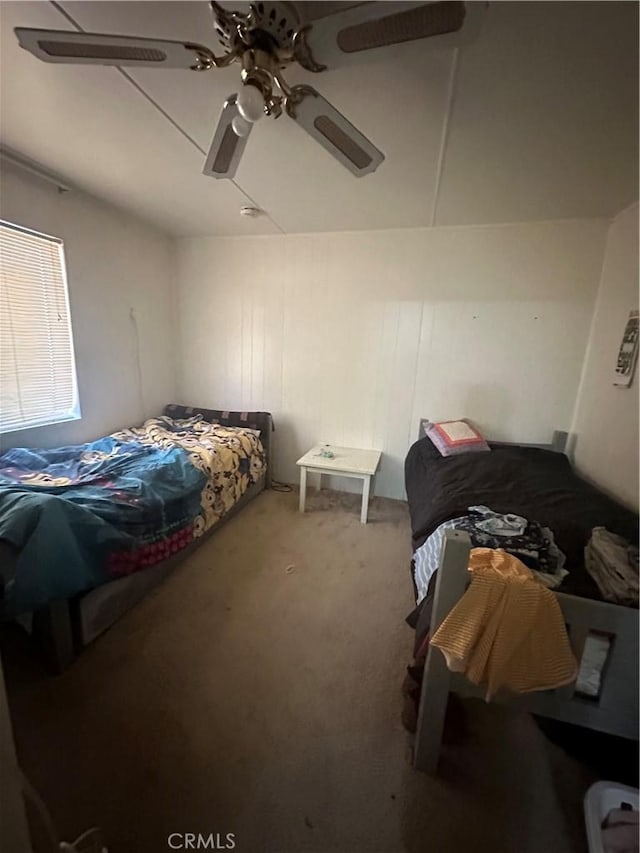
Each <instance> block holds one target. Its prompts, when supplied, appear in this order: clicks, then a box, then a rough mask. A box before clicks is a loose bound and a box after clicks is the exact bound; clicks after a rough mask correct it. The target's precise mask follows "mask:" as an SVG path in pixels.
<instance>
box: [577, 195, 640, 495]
mask: <svg viewBox="0 0 640 853" xmlns="http://www.w3.org/2000/svg"><path fill="white" fill-rule="evenodd" d="M634 308H635V309H637V308H638V205H637V204H635V205H634V206H633V207H631V208H629V209H627V210H625V211H624V212H623V213H621V214H620V215H619V216H618V217H617V218H616V219H615V221H614V222H613V224H612V225H611V228H610V230H609V234H608V238H607V246H606V253H605V259H604V267H603V270H602V279H601V282H600V289H599V291H598V299H597V302H596V309H595V313H594V317H593V325H592V328H591V335H590V338H589V349H588V352H587V358H586V360H585V366H584V375H583V379H582V384H581V387H580V394H579V397H578V403H577V406H576V414H575V420H574V424H573V433H574V435H573V441H574V443H575V447H574V460H575V464H576V466H577V468H578V469H579V470H580V471H581V472H582V473H583V474H584V475H585V476H587V477H588V478H589V479H591V480H593V481H594V482H596V483H597V484H598V485H599V486H602V487H603V488H605V489H606V490H607V491H609V492H611V493H612V494H613V495H615V496H616V497H618V498H619V499H620V500H623V501H624V502H625V503H627V504H629V505H630V506H633V507H636V508H637V507H638V382H639V381H640V380H639V379H638V376H636V377H635V379H634V380H633V385H632V386H631V388H629V389H623V388H616V387H615V386H614V385H613V378H614V368H615V364H616V358H617V355H618V349H619V346H620V340H621V338H622V332H623V330H624V327H625V324H626V321H627V317H628V316H629V311H631V310H632V309H634Z"/></svg>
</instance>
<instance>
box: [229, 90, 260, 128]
mask: <svg viewBox="0 0 640 853" xmlns="http://www.w3.org/2000/svg"><path fill="white" fill-rule="evenodd" d="M236 106H237V107H238V112H239V113H240V116H241V117H242V118H243V119H244V120H245V121H247V122H251V123H254V122H256V121H259V120H260V119H261V118H262V116H263V115H264V96H263V94H262V92H261V91H260V89H258V87H257V86H254V85H253V84H252V83H245V84H244V86H243V87H242V88H241V89H240V91H239V92H238V97H237V99H236ZM234 129H235V128H234ZM238 135H239V136H240V134H238Z"/></svg>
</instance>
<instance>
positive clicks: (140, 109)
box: [0, 0, 638, 235]
mask: <svg viewBox="0 0 640 853" xmlns="http://www.w3.org/2000/svg"><path fill="white" fill-rule="evenodd" d="M59 6H61V7H62V8H63V9H64V10H65V11H66V12H68V14H70V15H71V16H72V17H73V19H74V20H75V21H77V23H78V24H79V25H80V26H81V27H82V28H83V29H84V30H87V31H94V32H113V33H122V34H127V35H143V36H158V37H164V38H174V39H185V40H191V41H197V42H201V43H204V44H208V45H209V46H211V47H213V48H215V47H216V46H217V45H216V40H215V38H214V37H213V35H212V28H211V15H210V11H209V7H208V4H207V3H206V2H152V0H148V2H70V0H63V2H62V3H60V4H59ZM15 26H31V27H44V28H56V29H72V24H71V23H70V22H69V20H67V19H66V17H65V16H64V14H63V12H62V11H60V9H58V8H56V6H54V5H53V4H51V3H48V2H2V3H0V29H1V38H2V42H1V54H0V71H1V83H0V141H1V142H2V143H3V144H5V145H7V146H9V147H11V148H12V149H14V150H16V151H19V152H20V153H22V154H24V155H26V156H27V157H30V158H31V159H34V160H37V161H39V162H40V163H42V164H43V165H45V166H47V167H48V168H50V169H52V170H54V171H56V172H58V173H60V174H62V175H64V176H66V177H67V178H68V179H69V180H70V181H71V182H73V183H75V184H76V185H78V186H79V187H82V188H83V189H86V190H88V191H89V192H92V193H94V194H96V195H98V196H101V197H103V198H105V199H107V200H109V201H111V202H113V203H115V204H118V205H120V206H121V207H124V208H126V209H129V210H131V211H133V212H135V213H137V214H138V215H140V216H142V217H144V218H146V219H148V220H150V221H152V222H154V223H156V224H157V225H158V226H160V227H161V228H163V229H164V230H166V231H168V232H169V233H172V234H176V235H187V234H217V235H227V234H273V233H278V232H279V231H285V232H287V233H300V232H313V231H328V230H331V231H341V230H352V229H377V228H402V227H416V226H420V225H432V224H438V225H455V224H484V223H491V222H516V221H527V220H538V219H557V218H566V217H590V216H611V215H613V214H615V213H616V212H618V211H619V210H620V209H622V208H623V207H625V206H626V205H627V204H629V203H630V202H631V201H633V200H635V199H636V198H637V184H638V83H637V80H638V46H637V32H638V6H637V4H636V3H634V2H566V3H565V2H547V3H544V2H532V3H526V2H524V3H521V2H514V3H511V2H494V3H493V4H491V6H490V7H489V9H488V11H487V14H486V19H485V22H484V26H483V29H482V31H481V33H480V36H479V37H478V38H477V40H476V41H475V42H474V43H473V44H471V45H468V46H465V47H464V48H461V49H460V50H459V52H458V53H457V55H456V53H455V52H454V50H452V49H451V48H449V49H440V50H433V49H427V48H426V43H425V42H414V43H411V44H405V45H401V46H397V47H394V48H387V49H384V50H380V51H376V52H375V55H374V54H361V55H360V56H359V60H361V62H360V61H359V62H358V63H357V64H349V65H346V66H345V67H342V68H339V69H333V70H331V69H330V70H328V71H326V72H323V73H322V74H319V75H312V74H309V73H308V72H305V71H303V70H302V69H300V70H299V71H293V70H292V71H291V72H290V73H289V75H288V77H289V79H290V80H291V81H293V82H311V83H312V84H313V85H314V86H316V88H318V89H319V90H320V91H321V92H322V94H323V95H324V96H325V97H327V98H328V99H329V100H330V101H331V102H332V103H334V104H335V106H336V107H337V108H338V109H339V110H340V111H341V112H343V113H344V114H345V115H346V116H347V117H348V118H349V119H350V120H351V121H352V122H353V123H354V124H356V125H357V126H358V127H359V128H360V129H361V130H362V131H363V132H364V133H365V134H366V135H367V136H369V137H370V138H371V140H372V141H373V142H374V143H375V144H376V146H377V147H378V148H380V149H382V151H384V153H385V155H386V160H385V161H384V163H383V164H382V166H380V168H379V169H378V171H377V172H375V173H374V174H372V175H368V176H366V177H364V178H360V179H357V178H355V177H354V176H353V175H351V173H350V172H348V171H347V170H346V169H344V167H343V166H341V165H340V164H339V163H338V162H337V161H334V160H333V158H332V157H330V156H329V155H328V154H327V153H326V152H325V151H324V150H323V149H322V148H320V147H319V146H318V145H317V144H316V143H314V142H313V140H312V139H311V138H310V137H309V136H307V135H306V134H305V133H304V131H302V130H301V129H300V128H298V127H297V126H295V124H294V123H293V122H291V121H290V120H289V119H288V118H287V117H286V116H283V117H282V118H280V119H279V120H277V121H274V120H270V119H265V120H264V121H262V122H260V124H259V125H257V126H256V128H255V130H254V132H253V133H252V135H251V139H250V140H249V143H248V145H247V148H246V150H245V153H244V156H243V160H242V162H241V164H240V168H239V170H238V173H237V175H236V179H235V184H233V183H231V182H228V181H215V180H213V179H211V178H207V177H205V176H203V175H202V173H201V172H202V166H203V163H204V157H205V155H204V153H203V152H206V151H207V149H208V147H209V143H210V140H211V136H212V134H213V131H214V128H215V125H216V122H217V119H218V115H219V113H220V110H221V109H222V105H223V102H224V100H225V98H226V97H227V96H228V95H229V94H231V93H233V92H235V91H237V88H238V80H239V75H238V66H237V65H236V66H232V67H231V68H228V69H224V70H214V71H212V72H209V73H194V72H190V71H179V70H166V69H157V70H156V69H152V70H150V69H135V70H132V69H128V73H130V74H131V77H132V78H134V80H135V82H136V84H137V85H138V86H139V87H140V88H141V89H142V90H143V92H141V91H139V90H137V89H136V88H135V87H134V86H133V85H132V83H131V82H130V81H129V80H127V79H126V78H125V77H124V76H123V75H122V74H121V73H120V72H119V71H118V70H117V69H115V68H101V67H89V66H81V67H79V66H77V67H74V66H64V65H49V64H46V63H42V62H40V61H38V60H37V59H36V58H35V57H33V56H32V55H31V54H29V53H27V52H26V51H24V50H22V49H21V48H19V47H18V45H17V41H16V39H15V36H14V34H13V27H15ZM318 59H319V60H320V61H321V60H322V57H321V56H320V57H318ZM145 93H146V96H147V97H145ZM149 99H150V100H149ZM152 102H155V105H154V103H152ZM159 108H160V109H159ZM161 110H162V111H163V112H162V111H161ZM163 113H164V114H163ZM199 149H200V150H199ZM248 201H249V202H255V203H256V204H257V205H258V206H260V207H261V208H263V209H264V210H265V211H266V213H267V214H268V215H267V216H263V217H260V218H259V219H247V218H245V217H240V216H239V208H240V207H241V206H242V205H243V204H247V203H248Z"/></svg>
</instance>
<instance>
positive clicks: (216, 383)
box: [178, 220, 607, 497]
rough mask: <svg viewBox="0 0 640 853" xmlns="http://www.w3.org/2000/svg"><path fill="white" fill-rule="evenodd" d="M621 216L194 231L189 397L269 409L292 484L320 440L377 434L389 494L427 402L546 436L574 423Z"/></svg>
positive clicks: (489, 426)
mask: <svg viewBox="0 0 640 853" xmlns="http://www.w3.org/2000/svg"><path fill="white" fill-rule="evenodd" d="M606 229H607V223H606V222H604V221H601V220H587V221H565V222H550V223H530V224H523V225H509V226H486V227H464V228H436V229H416V230H398V231H383V232H366V233H358V234H354V233H351V234H346V233H341V234H327V235H311V236H305V237H277V238H262V237H258V238H240V239H235V238H229V239H216V238H193V239H185V240H180V241H179V242H178V300H179V309H180V326H181V334H180V355H179V359H178V362H179V365H180V379H179V388H180V394H181V397H182V401H183V402H186V403H193V404H199V405H206V406H216V407H218V406H221V407H229V408H232V409H237V408H242V409H249V408H260V409H262V408H264V409H268V410H270V411H272V412H273V414H274V417H275V421H276V427H277V431H276V436H275V452H276V470H275V474H276V476H277V477H279V478H280V479H284V480H287V481H290V482H291V481H294V480H296V479H297V471H296V466H295V460H296V459H297V458H298V457H299V456H300V455H302V453H303V452H305V451H306V450H307V449H308V448H309V447H310V446H311V445H312V444H314V443H315V442H319V441H322V442H328V443H332V444H336V445H344V446H352V447H374V448H378V449H380V450H382V451H383V452H384V457H383V464H382V468H381V471H380V473H379V475H378V480H377V493H378V494H382V495H386V496H390V497H401V496H403V494H404V485H403V461H404V457H405V455H406V452H407V449H408V447H409V445H410V444H411V442H412V441H413V440H414V438H415V437H416V435H417V428H418V421H419V418H420V417H422V416H427V417H431V418H438V419H444V418H457V417H464V416H466V417H470V418H472V419H474V420H475V421H476V422H477V423H478V424H479V425H480V427H482V428H483V429H484V430H486V432H487V434H488V435H489V436H490V437H492V438H496V439H506V440H518V439H519V440H522V441H545V440H549V439H550V437H551V433H552V431H553V429H555V428H559V429H569V427H570V423H571V416H572V413H573V408H574V404H575V398H576V392H577V387H578V382H579V379H580V373H581V369H582V363H583V358H584V352H585V347H586V343H587V338H588V333H589V325H590V322H591V317H592V313H593V305H594V300H595V295H596V290H597V287H598V281H599V275H600V270H601V266H602V256H603V251H604V240H605V235H606Z"/></svg>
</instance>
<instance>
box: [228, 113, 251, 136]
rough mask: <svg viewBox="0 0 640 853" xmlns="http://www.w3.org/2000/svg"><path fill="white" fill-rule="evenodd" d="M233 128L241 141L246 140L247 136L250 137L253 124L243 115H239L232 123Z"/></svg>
mask: <svg viewBox="0 0 640 853" xmlns="http://www.w3.org/2000/svg"><path fill="white" fill-rule="evenodd" d="M231 127H232V128H233V132H234V133H235V135H236V136H239V137H240V139H244V138H245V136H249V131H250V130H251V122H249V121H247V120H246V119H245V118H243V117H242V116H241V115H237V116H236V117H235V118H234V119H233V121H232V122H231Z"/></svg>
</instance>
